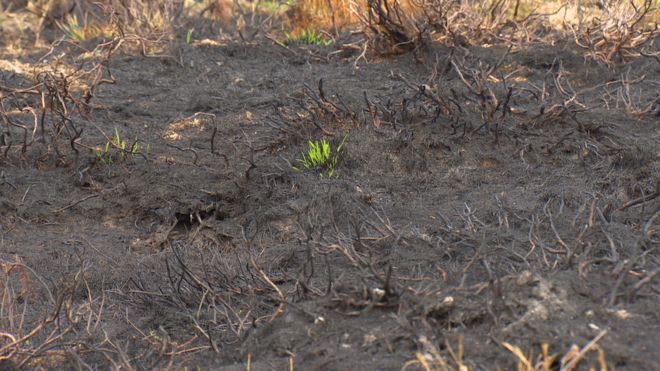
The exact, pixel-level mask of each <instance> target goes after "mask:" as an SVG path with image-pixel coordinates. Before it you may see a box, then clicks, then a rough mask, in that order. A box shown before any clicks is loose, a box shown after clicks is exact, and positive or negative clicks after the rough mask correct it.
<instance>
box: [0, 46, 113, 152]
mask: <svg viewBox="0 0 660 371" xmlns="http://www.w3.org/2000/svg"><path fill="white" fill-rule="evenodd" d="M59 44H60V43H57V42H56V43H55V44H54V45H53V48H52V49H51V51H49V52H48V53H52V51H53V50H54V49H55V48H56V47H57V46H58V45H59ZM106 46H107V53H105V56H104V57H103V58H102V59H100V60H95V61H93V62H92V65H91V68H89V69H85V63H82V64H80V65H78V66H77V67H75V68H74V67H72V66H71V65H68V64H67V63H66V62H65V61H64V60H65V57H66V54H65V55H64V57H60V58H58V61H57V65H56V66H55V67H50V66H46V65H42V66H40V68H39V69H38V70H37V72H36V74H35V76H34V78H33V79H32V81H31V82H30V83H31V85H32V86H30V87H29V88H23V89H20V88H13V87H8V86H3V87H2V91H4V92H7V94H4V93H3V94H1V95H0V133H2V134H1V135H0V137H1V138H2V140H0V147H4V148H3V149H2V154H3V156H4V157H7V156H8V154H9V152H10V150H11V148H12V147H13V146H14V145H15V144H19V145H20V149H19V154H20V155H21V156H22V157H25V156H26V153H27V150H28V148H30V147H31V146H32V145H33V144H34V143H35V142H41V143H44V144H45V145H46V146H47V148H48V149H47V152H46V153H45V154H42V155H41V156H39V157H38V159H37V162H39V161H43V160H45V159H47V158H48V157H49V156H50V155H52V154H53V153H52V151H54V154H55V155H56V159H57V160H58V161H61V160H62V159H63V158H64V157H65V156H66V155H65V154H64V153H62V152H61V150H60V149H59V146H58V143H59V142H60V138H62V137H64V138H66V139H65V140H66V141H67V142H68V143H69V147H70V148H71V150H72V151H73V153H75V154H78V149H77V148H76V147H77V142H78V140H79V139H80V137H81V135H82V132H83V129H84V128H83V127H80V126H79V125H78V124H76V121H77V118H78V117H87V115H88V114H89V112H90V111H91V109H92V108H93V106H92V105H91V103H90V102H91V100H92V98H93V96H94V94H95V92H96V89H97V88H98V87H99V86H101V85H103V84H112V83H114V81H115V80H114V77H113V76H112V74H111V73H110V70H109V68H108V59H109V58H110V55H111V51H112V48H113V44H108V45H106ZM76 114H77V115H78V116H76ZM37 134H39V135H38V136H37ZM15 138H17V139H18V140H16V139H15Z"/></svg>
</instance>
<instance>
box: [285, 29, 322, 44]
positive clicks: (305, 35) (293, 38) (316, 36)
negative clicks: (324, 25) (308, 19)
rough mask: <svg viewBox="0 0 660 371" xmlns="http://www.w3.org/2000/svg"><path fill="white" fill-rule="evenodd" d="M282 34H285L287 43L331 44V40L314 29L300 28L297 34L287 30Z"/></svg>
mask: <svg viewBox="0 0 660 371" xmlns="http://www.w3.org/2000/svg"><path fill="white" fill-rule="evenodd" d="M284 34H285V35H286V43H287V44H298V45H316V46H328V45H330V44H332V40H330V39H328V38H326V37H325V36H324V35H323V34H322V33H321V32H318V31H314V30H307V29H306V30H302V32H300V33H299V34H297V35H294V34H290V33H288V32H285V33H284Z"/></svg>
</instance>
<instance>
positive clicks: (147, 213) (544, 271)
mask: <svg viewBox="0 0 660 371" xmlns="http://www.w3.org/2000/svg"><path fill="white" fill-rule="evenodd" d="M330 52H332V49H331V48H327V49H324V48H314V47H310V48H306V47H305V48H303V47H301V48H297V47H291V48H290V50H286V49H284V48H282V47H279V46H277V45H274V44H271V43H268V42H267V41H266V42H259V43H254V44H248V43H244V42H234V41H232V42H222V43H215V44H211V43H207V44H204V43H197V44H195V45H190V46H188V45H179V46H175V47H173V50H172V51H171V53H170V54H171V55H175V56H176V57H175V58H165V57H162V58H159V57H141V56H130V55H124V56H120V55H117V56H115V57H113V58H112V59H111V60H110V65H109V68H110V70H111V71H112V73H113V75H114V77H115V78H116V83H115V84H107V85H102V86H100V87H99V90H98V92H97V94H96V96H95V97H94V100H93V103H94V104H96V105H97V108H96V109H94V110H93V111H92V113H91V114H90V115H89V116H88V117H84V116H80V117H77V120H78V121H77V123H78V124H79V125H80V126H81V127H84V128H85V130H84V134H83V136H82V137H81V139H80V142H81V143H83V144H85V145H88V146H93V147H97V148H103V145H104V143H105V142H106V139H105V138H104V137H103V136H102V135H101V134H100V131H99V130H97V129H101V130H103V131H104V132H105V133H106V134H107V135H108V136H112V135H113V134H114V132H115V129H116V130H117V131H118V132H119V133H120V135H121V136H122V137H124V138H127V139H128V140H129V141H132V140H134V139H135V138H137V139H138V140H139V141H140V142H141V143H142V152H143V155H142V156H140V155H132V156H130V155H129V156H127V157H126V158H125V159H121V158H119V157H115V158H114V161H112V162H111V163H110V162H106V163H104V162H102V161H99V160H98V158H97V157H96V155H95V154H94V152H93V151H87V150H83V149H81V150H80V153H79V154H78V155H77V156H76V155H74V154H73V153H71V154H68V155H66V156H64V158H63V159H60V160H59V161H50V162H49V161H41V162H40V161H38V160H37V158H38V157H39V156H40V155H42V154H43V153H45V151H46V149H45V148H40V147H39V146H38V145H37V144H35V145H34V148H32V149H30V150H29V151H27V153H26V154H24V155H22V156H21V155H20V154H18V153H17V152H16V151H14V150H12V151H10V153H9V154H8V155H7V157H5V158H2V159H0V171H1V173H2V177H1V178H0V214H1V215H2V219H0V261H2V262H3V263H6V264H10V263H11V262H15V261H16V257H17V256H18V257H19V258H20V259H21V260H22V262H24V264H25V265H26V266H28V267H30V268H31V269H32V270H33V271H34V272H33V273H30V274H31V278H30V281H32V284H33V287H34V292H33V293H32V294H31V295H32V296H31V299H30V301H28V302H26V303H29V305H27V306H26V308H27V309H26V314H25V323H24V324H23V328H24V333H27V332H29V330H30V329H32V328H33V327H35V326H37V325H38V324H39V323H40V321H42V320H43V319H44V318H46V317H47V316H48V315H49V314H50V313H52V312H53V309H54V308H55V307H56V306H55V305H54V304H55V303H54V302H55V301H57V300H56V297H58V295H63V293H66V292H68V293H69V294H70V295H68V296H66V298H68V299H67V300H65V302H64V304H63V308H60V310H61V313H64V312H65V310H66V309H67V308H68V309H69V310H70V312H71V313H77V314H78V315H79V318H78V320H79V322H76V321H75V318H68V319H67V318H65V316H64V315H63V314H61V316H62V318H61V321H63V322H67V321H68V323H72V324H73V326H72V328H73V330H72V332H70V333H68V334H66V335H65V336H64V337H63V338H62V339H61V340H59V341H58V342H55V343H54V344H59V345H58V347H57V349H59V350H62V351H61V353H47V352H46V353H44V352H45V350H42V353H40V355H43V354H49V356H47V357H41V358H39V357H37V358H35V359H33V360H31V361H29V362H32V363H29V362H28V363H27V364H26V365H32V366H31V367H39V366H43V367H55V368H59V367H64V366H67V365H68V367H74V366H76V365H82V366H83V367H96V368H102V369H103V368H108V367H112V366H113V364H114V366H118V365H127V364H131V365H133V367H137V368H164V367H167V366H168V365H169V366H172V367H175V368H182V367H184V366H186V367H188V368H196V367H201V368H204V369H220V370H244V369H246V367H247V362H248V359H250V362H251V367H252V369H255V370H262V369H263V370H266V369H275V370H283V369H288V367H289V362H293V364H294V367H295V369H301V370H346V369H360V368H362V369H365V370H376V369H378V370H399V369H401V368H402V367H404V365H406V364H407V362H409V361H412V360H415V359H416V353H417V352H420V353H421V354H431V355H432V354H433V352H432V348H433V349H435V350H437V351H438V352H439V354H440V355H442V356H443V357H444V358H445V359H446V360H447V362H448V363H449V364H450V365H454V366H455V365H456V361H455V360H454V359H453V358H452V355H451V354H452V352H454V353H456V352H457V349H458V345H459V343H462V346H463V348H464V356H463V360H462V361H461V362H462V363H463V364H464V365H466V366H468V367H470V368H471V369H482V370H485V369H505V370H510V369H514V368H515V367H516V365H517V364H518V359H517V358H516V357H515V356H514V355H513V353H511V352H510V351H509V350H507V349H506V348H505V347H504V345H503V343H504V342H507V343H510V344H512V345H515V346H517V347H519V348H520V349H521V350H523V351H524V352H525V353H526V354H529V353H530V352H533V354H534V355H533V356H532V360H533V361H534V362H535V361H536V360H537V358H536V357H537V355H538V354H540V352H541V346H542V344H545V343H547V344H548V345H549V346H550V353H551V354H553V355H557V356H558V357H562V356H564V355H566V354H568V353H570V351H571V347H572V346H573V345H575V346H577V347H578V348H583V347H585V346H586V345H587V344H588V343H589V342H590V341H592V340H594V339H596V340H597V341H596V345H597V346H596V347H593V348H591V349H590V350H589V351H587V352H586V354H585V355H584V359H583V360H582V362H581V363H580V367H582V368H584V369H587V368H588V367H591V366H593V367H600V366H599V365H600V364H599V361H598V351H597V349H601V350H602V351H603V352H604V355H605V359H606V362H607V363H608V364H609V365H610V366H611V367H615V368H616V369H617V370H654V369H655V370H657V369H660V351H659V348H658V346H657V344H658V343H660V314H659V313H660V311H659V310H658V309H659V308H660V296H659V295H658V294H659V289H660V286H658V279H657V276H656V275H657V273H658V268H659V264H658V259H660V251H659V249H658V248H659V247H660V217H658V212H659V210H660V197H658V192H659V191H660V121H659V117H658V115H657V113H656V114H653V113H647V114H644V115H633V114H631V113H629V112H626V109H625V107H623V104H622V103H621V102H620V101H619V100H618V99H617V89H620V88H621V86H622V85H621V83H620V82H617V81H618V80H619V79H621V78H622V76H623V74H626V73H629V74H630V79H631V80H633V79H634V77H635V76H641V75H645V80H644V82H641V83H638V84H635V85H633V86H632V88H631V92H632V93H634V97H635V99H636V100H638V102H639V106H640V107H641V106H644V105H645V104H646V105H647V104H649V103H651V102H653V101H654V99H655V102H656V103H655V104H656V106H655V110H656V111H657V110H658V106H657V102H658V100H657V98H658V79H660V65H659V64H658V63H657V62H656V61H654V60H653V59H650V58H647V59H644V58H642V59H638V60H636V61H632V62H630V63H628V64H625V65H619V66H610V67H607V66H604V65H602V64H599V63H596V62H594V61H592V60H590V59H589V58H585V57H583V54H584V51H583V50H581V49H578V48H577V47H576V46H574V45H573V44H565V45H564V44H561V43H559V44H558V45H556V46H554V47H553V46H548V45H539V46H536V47H534V48H531V49H529V50H519V51H516V50H513V51H512V53H510V54H508V55H507V56H506V57H505V58H504V60H503V63H502V66H501V67H500V68H499V69H498V70H497V72H495V73H493V76H494V77H498V78H500V79H501V78H502V77H503V76H506V75H509V76H508V77H507V78H508V80H507V81H506V84H509V86H514V87H515V89H514V92H513V94H512V96H511V99H510V101H509V102H508V103H507V104H508V105H509V107H510V108H511V109H512V111H513V112H507V113H506V114H505V115H504V117H503V118H502V117H500V116H501V115H502V112H503V111H502V110H500V111H498V112H497V113H496V115H497V117H495V118H489V117H488V116H484V117H482V115H481V114H480V113H479V112H482V111H483V110H482V109H481V108H480V107H481V106H480V104H482V102H480V101H479V100H478V99H477V98H476V96H474V95H471V93H470V90H469V89H468V88H467V87H466V85H465V84H464V83H463V82H462V81H461V79H460V77H459V75H458V74H457V72H456V70H455V68H453V67H452V65H451V64H450V63H448V61H449V59H448V58H449V56H450V53H452V52H451V51H450V49H448V48H444V47H442V46H435V45H432V46H430V47H429V49H428V50H426V51H424V52H423V55H422V58H423V61H424V63H420V61H419V60H418V58H415V56H414V55H413V54H412V53H411V54H406V55H402V56H394V57H387V58H382V59H379V58H376V57H372V58H370V59H369V63H368V64H365V63H364V62H363V61H360V62H359V64H358V66H359V68H358V69H355V68H354V65H353V61H354V59H355V55H353V56H350V57H349V58H347V59H345V60H343V59H341V58H340V55H338V54H333V57H331V58H329V59H328V58H326V57H325V55H327V54H328V53H330ZM3 53H4V54H3V55H2V60H1V61H0V62H1V64H0V76H1V79H0V83H1V85H3V86H26V85H28V81H29V77H30V76H29V72H28V71H26V72H24V74H21V73H18V72H17V70H16V69H14V70H11V68H10V67H9V66H12V65H13V66H16V64H15V63H16V62H15V60H14V57H13V56H11V55H10V54H9V52H3ZM505 53H506V48H497V47H493V48H482V47H470V48H467V49H457V50H455V51H453V57H454V58H455V60H457V61H460V62H461V63H462V64H461V66H465V68H466V69H467V68H477V66H478V65H479V63H482V65H486V64H488V65H495V64H496V63H497V62H498V60H500V58H501V57H502V56H503V55H504V54H505ZM40 55H43V51H40V52H38V53H36V52H35V54H34V56H21V57H20V58H19V60H20V61H21V63H33V62H35V59H36V58H37V57H39V56H40ZM80 58H83V57H80ZM433 61H437V63H434V62H433ZM445 67H447V68H445ZM559 69H561V71H562V77H561V79H560V80H559V81H560V82H561V81H563V83H564V84H565V85H564V86H563V89H565V90H566V95H561V93H558V90H559V89H558V88H557V86H556V84H557V80H556V79H555V78H556V77H557V71H559ZM626 71H630V72H626ZM434 73H435V74H436V75H435V77H432V76H434ZM399 75H401V76H403V77H404V78H405V79H406V80H407V82H408V83H406V82H404V81H403V80H402V79H401V78H399V77H398V76H399ZM321 79H322V80H323V93H324V96H325V98H323V97H321V94H320V93H319V90H318V85H319V81H320V80H321ZM562 79H563V80H562ZM491 82H492V87H493V90H494V92H495V93H496V94H497V96H498V99H499V100H500V103H503V102H504V100H505V97H506V95H507V89H506V88H505V86H504V84H503V83H502V82H501V81H500V82H499V83H498V82H493V81H491ZM421 84H427V85H428V87H429V88H430V90H431V94H435V96H440V97H444V98H446V99H449V98H451V100H453V103H450V104H449V107H450V109H451V112H440V111H442V110H439V109H438V107H439V106H438V104H437V102H435V101H434V100H433V99H432V98H429V97H428V96H425V95H424V94H422V93H420V91H419V90H416V89H414V87H415V86H419V85H421ZM544 84H545V86H546V91H547V96H545V97H544V98H543V100H544V101H545V102H546V103H543V104H542V103H540V101H541V100H540V98H539V97H538V96H535V94H538V93H536V92H537V90H536V89H537V88H542V86H543V85H544ZM427 92H428V90H427ZM572 94H575V96H576V100H577V102H575V101H572V102H569V103H566V102H568V101H569V98H570V95H572ZM312 97H314V98H312ZM315 99H316V101H315ZM367 100H368V101H369V102H370V103H369V104H367ZM553 105H559V106H556V107H554V108H553V107H552V106H553ZM457 106H459V107H460V109H459V108H458V107H457ZM370 107H371V112H375V117H376V118H377V120H374V119H373V118H372V115H371V113H370ZM376 107H377V108H376ZM551 108H552V110H551ZM199 112H204V113H208V114H213V115H215V118H211V117H210V116H208V115H196V116H194V115H195V114H196V113H199ZM193 116H194V117H193ZM494 123H499V124H498V125H495V124H494ZM484 124H485V125H484ZM345 134H348V139H347V144H346V147H345V152H344V156H343V157H342V159H341V162H340V163H339V165H338V166H337V169H336V172H337V175H338V176H337V177H336V178H327V177H319V176H318V174H317V173H316V172H300V171H296V170H294V169H293V168H292V165H296V163H297V158H299V156H300V153H301V151H302V150H304V149H305V148H306V145H307V144H306V141H307V140H308V139H310V138H311V139H319V138H322V137H323V136H324V135H325V137H327V138H337V139H339V140H340V139H341V138H342V137H343V136H344V135H345ZM62 147H63V148H64V147H66V142H65V144H64V145H62ZM37 276H39V277H40V279H41V281H42V283H43V284H42V283H40V281H39V280H38V279H37V278H36V277H37ZM43 287H48V288H49V289H50V290H51V294H52V295H53V296H54V297H55V298H54V300H53V302H51V300H50V299H49V295H48V293H47V291H46V289H44V288H43ZM67 290H69V291H67ZM19 304H20V303H19ZM19 308H23V306H22V304H20V305H19ZM5 323H6V322H5ZM49 326H50V325H49ZM62 326H64V325H62ZM64 327H65V326H64ZM0 332H2V330H0ZM599 335H600V336H599ZM47 337H48V332H47V331H44V332H43V333H40V334H39V335H38V336H35V338H34V339H33V340H32V344H33V345H36V344H39V342H42V341H45V339H46V338H47ZM67 339H69V340H67ZM425 339H426V340H425ZM3 341H4V340H3V339H0V348H1V346H2V345H3V344H5V345H6V344H7V343H3ZM67 341H69V342H68V343H67ZM427 341H428V342H427ZM81 344H85V345H81ZM425 344H426V345H425ZM429 344H430V345H429ZM654 344H655V345H654ZM448 346H450V347H451V349H449V348H448ZM54 354H60V356H55V355H54ZM0 356H4V354H0ZM37 360H39V361H38V362H37ZM35 362H37V363H35ZM407 369H408V370H412V369H422V367H421V366H420V364H419V363H409V364H408V367H407Z"/></svg>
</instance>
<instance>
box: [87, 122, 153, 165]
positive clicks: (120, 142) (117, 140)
mask: <svg viewBox="0 0 660 371" xmlns="http://www.w3.org/2000/svg"><path fill="white" fill-rule="evenodd" d="M113 150H114V151H113ZM148 151H149V146H148V145H147V152H148ZM113 152H114V153H113ZM140 153H142V152H141V146H140V141H139V140H138V139H137V138H135V140H134V141H133V143H132V144H130V146H129V142H127V141H126V140H125V139H122V138H121V136H120V135H119V130H117V128H115V136H114V137H112V139H111V140H109V141H107V142H106V143H105V147H104V148H103V150H102V151H97V152H96V157H97V158H98V159H99V161H101V162H103V163H104V164H111V163H112V162H113V161H114V159H117V158H118V159H119V160H120V161H123V160H125V159H126V157H127V156H129V155H130V156H132V155H137V154H140Z"/></svg>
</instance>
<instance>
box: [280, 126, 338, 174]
mask: <svg viewBox="0 0 660 371" xmlns="http://www.w3.org/2000/svg"><path fill="white" fill-rule="evenodd" d="M346 139H348V135H346V136H344V139H342V141H341V142H340V143H339V144H338V145H333V144H332V142H329V141H328V140H327V139H321V140H310V141H308V142H307V143H308V148H307V150H306V151H304V152H303V153H302V154H301V157H300V158H299V159H298V162H299V163H300V164H301V165H302V168H297V167H295V166H294V167H293V168H294V169H295V170H298V171H303V169H305V170H310V171H318V172H319V176H321V177H323V176H327V177H328V178H332V177H334V176H336V174H335V168H336V166H337V163H338V162H339V159H340V157H341V154H342V153H343V151H344V145H345V144H346Z"/></svg>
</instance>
